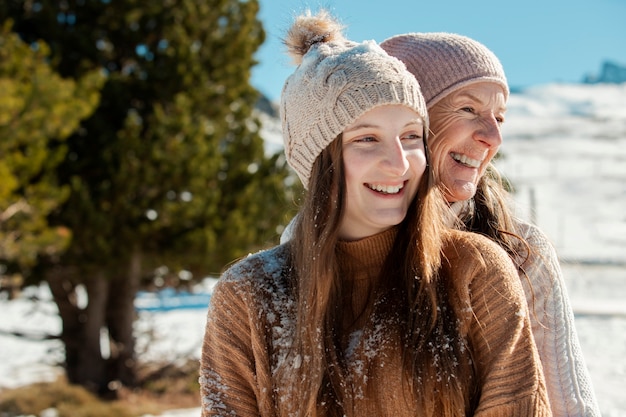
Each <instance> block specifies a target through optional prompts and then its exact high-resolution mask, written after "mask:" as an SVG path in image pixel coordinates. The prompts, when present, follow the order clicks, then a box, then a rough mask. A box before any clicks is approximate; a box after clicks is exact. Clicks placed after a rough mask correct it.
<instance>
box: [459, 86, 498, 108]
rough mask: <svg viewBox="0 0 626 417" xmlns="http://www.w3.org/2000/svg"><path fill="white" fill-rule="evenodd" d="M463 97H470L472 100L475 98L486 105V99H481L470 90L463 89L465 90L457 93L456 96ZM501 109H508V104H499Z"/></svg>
mask: <svg viewBox="0 0 626 417" xmlns="http://www.w3.org/2000/svg"><path fill="white" fill-rule="evenodd" d="M463 97H465V98H469V99H470V100H473V101H477V102H478V103H480V104H481V105H483V106H484V105H485V101H484V100H481V99H480V98H479V97H478V96H475V95H474V94H472V93H470V92H467V91H463V92H460V93H459V94H457V96H456V98H463ZM499 110H500V111H506V105H504V106H499Z"/></svg>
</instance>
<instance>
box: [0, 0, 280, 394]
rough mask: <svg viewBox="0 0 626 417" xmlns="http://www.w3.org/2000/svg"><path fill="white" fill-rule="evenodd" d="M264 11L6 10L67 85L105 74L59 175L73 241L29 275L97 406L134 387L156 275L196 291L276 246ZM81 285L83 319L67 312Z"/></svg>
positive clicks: (85, 1) (276, 189)
mask: <svg viewBox="0 0 626 417" xmlns="http://www.w3.org/2000/svg"><path fill="white" fill-rule="evenodd" d="M257 12H258V4H257V1H254V0H248V1H245V0H242V1H236V0H212V1H206V0H177V1H173V0H164V1H159V2H144V1H138V0H127V1H123V2H110V1H105V0H81V1H79V0H76V1H69V0H68V1H63V2H58V1H52V0H41V1H38V2H36V3H35V2H28V1H15V0H14V1H13V2H11V3H10V4H8V5H5V6H4V8H2V6H0V13H4V16H3V15H2V14H0V18H2V19H3V18H5V17H12V18H14V19H15V22H16V24H15V30H16V32H17V33H19V34H20V36H22V38H23V39H25V40H26V41H27V42H29V43H33V44H35V43H37V42H38V41H39V40H40V39H42V40H44V41H45V42H46V43H47V44H49V45H50V48H51V51H52V55H51V62H52V64H53V65H54V67H55V68H56V70H57V71H58V72H59V73H60V74H61V75H62V76H64V77H71V78H75V79H79V78H81V77H83V76H85V74H87V73H90V71H93V70H95V69H102V70H103V71H105V73H106V76H107V80H106V83H105V85H104V87H103V89H102V97H101V101H100V105H99V107H98V108H97V110H96V112H95V113H94V115H93V116H92V117H90V118H88V119H87V120H85V121H84V122H83V123H82V124H81V126H80V129H78V130H77V131H76V133H75V134H73V135H71V136H70V137H69V138H68V140H67V144H68V154H67V158H66V159H65V160H64V161H63V163H62V164H61V165H60V166H59V168H58V170H57V174H58V178H59V181H60V182H61V184H63V185H64V186H66V187H68V189H69V196H68V198H67V200H66V202H65V203H64V204H63V206H62V207H61V208H60V209H59V210H58V211H57V212H55V213H53V215H51V216H50V217H49V221H50V222H52V224H53V225H59V226H60V225H63V226H64V227H68V228H69V229H70V230H71V232H72V240H71V243H70V246H69V248H68V250H67V251H66V252H65V253H64V254H63V255H62V256H60V257H59V258H55V259H44V260H42V261H40V262H39V264H38V266H39V269H38V270H39V271H41V274H42V276H44V277H45V278H46V279H47V280H48V282H49V284H50V287H51V290H52V292H53V295H54V297H55V301H56V302H57V305H58V306H59V311H60V314H61V317H62V320H63V334H62V339H63V341H64V343H65V346H66V360H67V363H66V368H67V374H68V377H69V380H70V381H71V382H73V383H78V384H81V385H84V386H87V387H89V388H90V389H92V390H93V391H96V392H99V393H101V394H105V393H108V392H109V391H110V390H111V388H115V386H116V384H117V383H122V384H125V385H134V384H135V383H136V357H135V352H134V339H133V328H132V323H133V318H134V306H133V300H134V296H135V293H136V291H137V289H138V286H139V285H140V282H141V280H142V279H146V278H149V277H150V276H151V275H152V274H153V271H155V270H156V269H157V268H158V269H159V270H164V269H166V270H169V271H172V273H173V274H176V273H178V271H185V272H186V274H187V275H192V276H193V277H196V278H202V277H204V276H206V275H208V274H211V273H217V272H219V271H220V270H221V269H222V267H223V266H224V265H225V264H226V263H228V262H229V261H232V260H233V259H234V258H236V257H239V256H242V255H244V254H246V253H247V252H249V251H251V250H256V249H258V248H260V247H262V246H265V245H267V244H268V243H269V242H274V241H275V240H276V227H277V226H278V225H279V224H281V223H282V222H283V221H284V213H285V212H286V205H285V204H286V202H285V195H286V193H285V186H284V183H285V181H284V180H285V178H286V176H287V168H286V165H285V163H284V159H282V158H281V157H279V156H274V157H271V158H268V157H266V156H265V154H264V147H263V141H262V139H261V137H260V133H259V131H260V130H259V127H260V126H259V122H258V120H257V119H256V118H255V117H254V113H253V107H254V104H255V103H256V101H257V99H258V93H257V92H256V91H255V90H254V89H253V88H252V87H251V86H250V84H249V77H250V70H251V68H252V66H253V65H254V64H255V61H254V58H253V54H254V52H255V51H256V49H257V48H258V46H259V45H260V44H261V43H262V42H263V40H264V31H263V28H262V26H261V23H260V22H259V21H258V20H257V18H256V15H257ZM78 286H84V288H86V290H87V293H88V296H89V297H88V298H89V303H88V305H87V306H85V307H81V306H78V305H76V303H74V302H73V299H74V298H75V297H73V291H75V290H76V288H77V287H78ZM102 328H105V329H107V330H108V335H109V338H110V343H111V349H110V350H111V352H112V353H111V357H110V358H108V360H105V358H103V357H102V352H101V351H100V333H101V329H102Z"/></svg>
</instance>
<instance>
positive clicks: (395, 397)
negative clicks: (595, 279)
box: [200, 229, 552, 417]
mask: <svg viewBox="0 0 626 417" xmlns="http://www.w3.org/2000/svg"><path fill="white" fill-rule="evenodd" d="M394 236H395V231H394V230H393V229H392V230H391V231H388V232H384V233H381V234H379V235H375V236H372V237H369V238H366V239H363V240H360V241H357V242H350V243H347V242H346V243H342V244H341V245H340V246H341V247H340V248H339V249H340V250H341V251H342V254H344V255H346V256H344V257H343V259H345V260H346V265H343V267H344V268H345V269H346V270H350V271H352V274H351V275H350V277H349V279H350V280H351V281H350V284H351V286H352V294H353V295H352V300H351V303H347V305H349V304H351V308H352V310H353V313H354V315H355V316H356V315H358V312H360V311H363V309H364V308H365V303H366V301H365V300H366V299H367V294H368V293H369V291H370V289H371V287H372V286H373V285H374V284H375V279H376V277H377V276H378V275H379V274H378V273H379V271H380V268H381V266H382V264H383V261H384V258H385V255H386V254H387V253H388V252H389V250H390V248H391V245H392V242H393V238H394ZM454 236H455V237H454V239H453V242H454V244H453V245H450V247H448V248H447V249H446V255H447V257H448V259H449V260H450V263H451V264H452V266H453V267H452V273H453V274H454V279H458V280H463V281H462V282H463V283H464V285H466V286H467V292H466V300H465V304H467V306H468V309H467V311H468V315H467V317H465V318H464V320H466V325H467V326H468V329H469V332H468V338H469V339H470V340H469V341H468V342H469V345H470V346H472V347H473V348H474V352H473V359H474V361H475V366H476V369H477V370H478V374H479V378H478V380H480V381H482V386H481V387H480V391H481V396H480V398H479V402H478V407H477V410H476V413H475V414H474V415H475V416H483V417H487V416H503V417H504V416H507V417H514V416H520V417H522V416H523V417H528V416H551V415H552V414H551V412H550V408H549V405H548V400H547V395H546V389H545V383H544V378H543V374H542V371H541V367H540V365H539V358H538V354H537V350H536V347H535V345H534V340H533V338H532V335H531V329H530V324H529V319H528V313H527V308H526V302H525V300H524V294H523V290H522V288H521V285H520V282H519V279H518V278H517V274H516V272H515V270H514V268H513V266H512V263H511V262H510V260H509V258H508V256H507V255H506V254H505V253H504V252H503V251H502V249H500V248H499V247H498V246H497V245H495V244H494V243H492V242H491V241H489V240H488V239H486V238H483V237H481V236H478V235H474V234H468V233H463V232H454ZM288 258H289V246H288V244H287V245H281V246H277V247H275V248H273V249H270V250H267V251H263V252H259V253H257V254H255V255H251V256H249V257H247V258H246V259H244V260H242V261H240V262H238V263H236V264H235V265H233V266H232V267H230V268H229V269H228V270H227V271H226V272H225V273H224V274H223V276H222V278H221V279H220V281H219V283H218V284H217V286H216V287H215V289H214V292H213V296H212V298H211V303H210V307H209V311H208V316H207V325H206V334H205V338H204V344H203V349H202V358H201V366H200V384H201V396H202V415H203V416H213V415H219V416H263V417H270V416H276V415H277V410H278V407H280V404H281V402H284V401H289V398H285V397H284V396H281V395H279V394H277V392H278V389H277V386H276V381H275V380H274V378H273V375H274V371H275V370H276V368H277V366H278V365H280V364H281V361H283V360H284V359H285V357H286V353H287V350H288V348H289V346H290V345H291V341H292V335H293V329H294V324H295V315H294V307H295V304H294V298H293V296H292V294H290V291H289V289H288V288H289V286H288V285H287V282H288V280H289V278H290V277H289V267H288ZM389 324H390V323H385V322H384V321H382V320H381V319H379V318H377V317H366V318H363V319H361V320H357V321H356V323H355V324H354V325H353V326H351V334H350V336H349V338H348V343H347V344H346V352H345V357H346V358H347V360H348V363H349V366H348V369H347V374H348V378H349V385H350V387H349V388H348V389H349V393H350V394H349V395H351V398H352V403H353V409H352V410H346V411H345V413H346V415H347V416H349V417H353V416H354V417H362V416H393V417H402V416H419V415H420V410H417V409H415V408H414V407H411V404H412V403H411V401H410V398H408V401H407V398H406V397H404V396H403V392H404V395H405V396H406V395H409V396H410V394H407V393H406V391H403V385H402V381H401V377H400V376H401V375H402V370H401V369H402V367H401V359H400V358H399V355H398V354H397V353H398V348H397V342H396V340H397V339H398V338H397V337H394V335H392V334H389V330H388V329H390V328H393V327H394V326H393V325H389ZM395 336H397V335H395ZM372 384H374V386H373V387H372ZM372 388H374V389H372ZM365 393H367V394H365Z"/></svg>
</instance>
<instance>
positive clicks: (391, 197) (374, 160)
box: [339, 105, 426, 240]
mask: <svg viewBox="0 0 626 417" xmlns="http://www.w3.org/2000/svg"><path fill="white" fill-rule="evenodd" d="M423 131H424V124H423V122H422V119H421V117H420V116H419V115H418V113H416V112H415V111H414V110H412V109H410V108H409V107H406V106H401V105H386V106H381V107H376V108H374V109H372V110H370V111H368V112H367V113H365V114H363V115H362V116H361V117H359V118H358V119H357V120H356V121H355V122H354V123H352V124H351V125H350V126H348V127H347V128H346V129H345V130H344V131H343V134H342V141H343V150H342V152H343V164H344V172H345V179H346V197H345V198H346V203H345V212H344V214H343V217H342V220H341V225H340V230H339V237H340V238H341V239H344V240H356V239H360V238H363V237H366V236H371V235H373V234H376V233H379V232H382V231H384V230H386V229H388V228H390V227H392V226H394V225H397V224H399V223H400V222H401V221H402V220H403V219H404V217H405V216H406V213H407V210H408V208H409V206H410V204H411V201H412V200H413V198H414V197H415V194H416V193H417V188H418V185H419V182H420V179H421V177H422V174H423V173H424V170H425V168H426V155H425V152H424V140H423Z"/></svg>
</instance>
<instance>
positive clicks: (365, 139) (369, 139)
mask: <svg viewBox="0 0 626 417" xmlns="http://www.w3.org/2000/svg"><path fill="white" fill-rule="evenodd" d="M354 142H362V143H368V142H376V138H375V137H374V136H361V137H359V138H356V139H355V140H354Z"/></svg>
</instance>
